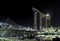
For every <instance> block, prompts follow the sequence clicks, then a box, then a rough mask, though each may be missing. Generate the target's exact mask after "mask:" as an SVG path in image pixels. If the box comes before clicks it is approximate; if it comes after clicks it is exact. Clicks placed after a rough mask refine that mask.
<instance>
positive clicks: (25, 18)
mask: <svg viewBox="0 0 60 41" xmlns="http://www.w3.org/2000/svg"><path fill="white" fill-rule="evenodd" d="M32 7H35V8H37V9H38V10H40V11H41V12H44V13H49V14H50V15H51V17H52V20H51V22H52V25H53V26H60V1H59V0H34V1H31V0H30V1H29V0H28V1H26V0H25V1H24V0H22V1H20V2H15V3H13V4H12V6H11V11H9V12H0V14H1V15H0V19H1V20H5V19H6V18H10V19H11V20H13V21H14V22H16V23H18V24H20V25H26V26H32V25H33V11H32Z"/></svg>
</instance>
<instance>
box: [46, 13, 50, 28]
mask: <svg viewBox="0 0 60 41" xmlns="http://www.w3.org/2000/svg"><path fill="white" fill-rule="evenodd" d="M45 17H46V18H45V21H46V25H45V26H46V28H47V27H48V25H50V24H51V22H50V21H51V16H50V15H49V14H46V16H45ZM48 20H49V23H48Z"/></svg>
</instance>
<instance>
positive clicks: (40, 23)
mask: <svg viewBox="0 0 60 41" xmlns="http://www.w3.org/2000/svg"><path fill="white" fill-rule="evenodd" d="M32 10H33V11H34V26H33V27H34V29H36V30H41V29H42V28H47V27H50V26H51V16H50V15H49V14H44V13H42V12H40V11H39V10H38V9H36V8H34V7H32Z"/></svg>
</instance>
